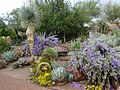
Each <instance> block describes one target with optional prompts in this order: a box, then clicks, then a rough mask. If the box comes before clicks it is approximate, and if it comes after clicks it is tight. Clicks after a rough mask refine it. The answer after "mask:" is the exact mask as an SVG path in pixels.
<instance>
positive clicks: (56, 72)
mask: <svg viewBox="0 0 120 90" xmlns="http://www.w3.org/2000/svg"><path fill="white" fill-rule="evenodd" d="M72 79H73V76H72V74H69V73H68V72H67V71H66V69H65V68H64V67H57V68H54V69H53V71H52V80H53V81H54V82H58V83H61V82H65V81H68V80H69V81H70V80H72Z"/></svg>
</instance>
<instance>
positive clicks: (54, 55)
mask: <svg viewBox="0 0 120 90" xmlns="http://www.w3.org/2000/svg"><path fill="white" fill-rule="evenodd" d="M43 55H44V56H47V57H48V58H57V56H58V53H57V51H56V50H55V49H54V48H47V49H45V50H44V51H43Z"/></svg>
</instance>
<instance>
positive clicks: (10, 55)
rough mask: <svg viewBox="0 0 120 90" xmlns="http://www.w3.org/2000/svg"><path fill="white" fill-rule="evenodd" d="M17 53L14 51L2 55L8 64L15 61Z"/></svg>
mask: <svg viewBox="0 0 120 90" xmlns="http://www.w3.org/2000/svg"><path fill="white" fill-rule="evenodd" d="M15 56H16V55H15V53H14V52H13V51H7V52H4V53H3V54H2V58H3V59H4V60H5V61H6V62H12V61H15Z"/></svg>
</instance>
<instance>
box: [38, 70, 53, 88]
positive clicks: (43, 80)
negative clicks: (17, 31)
mask: <svg viewBox="0 0 120 90" xmlns="http://www.w3.org/2000/svg"><path fill="white" fill-rule="evenodd" d="M38 84H39V85H41V86H51V85H52V79H51V72H45V73H42V74H40V75H39V76H38Z"/></svg>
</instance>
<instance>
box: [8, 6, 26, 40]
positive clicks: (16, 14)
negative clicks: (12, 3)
mask: <svg viewBox="0 0 120 90" xmlns="http://www.w3.org/2000/svg"><path fill="white" fill-rule="evenodd" d="M6 21H7V22H8V27H9V28H10V29H13V30H14V31H15V33H16V36H17V37H18V38H20V39H22V37H21V36H20V35H19V33H18V32H19V31H22V32H23V31H24V28H23V27H22V25H21V17H20V9H19V8H17V9H14V10H13V11H12V12H11V13H10V14H7V17H6Z"/></svg>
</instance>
